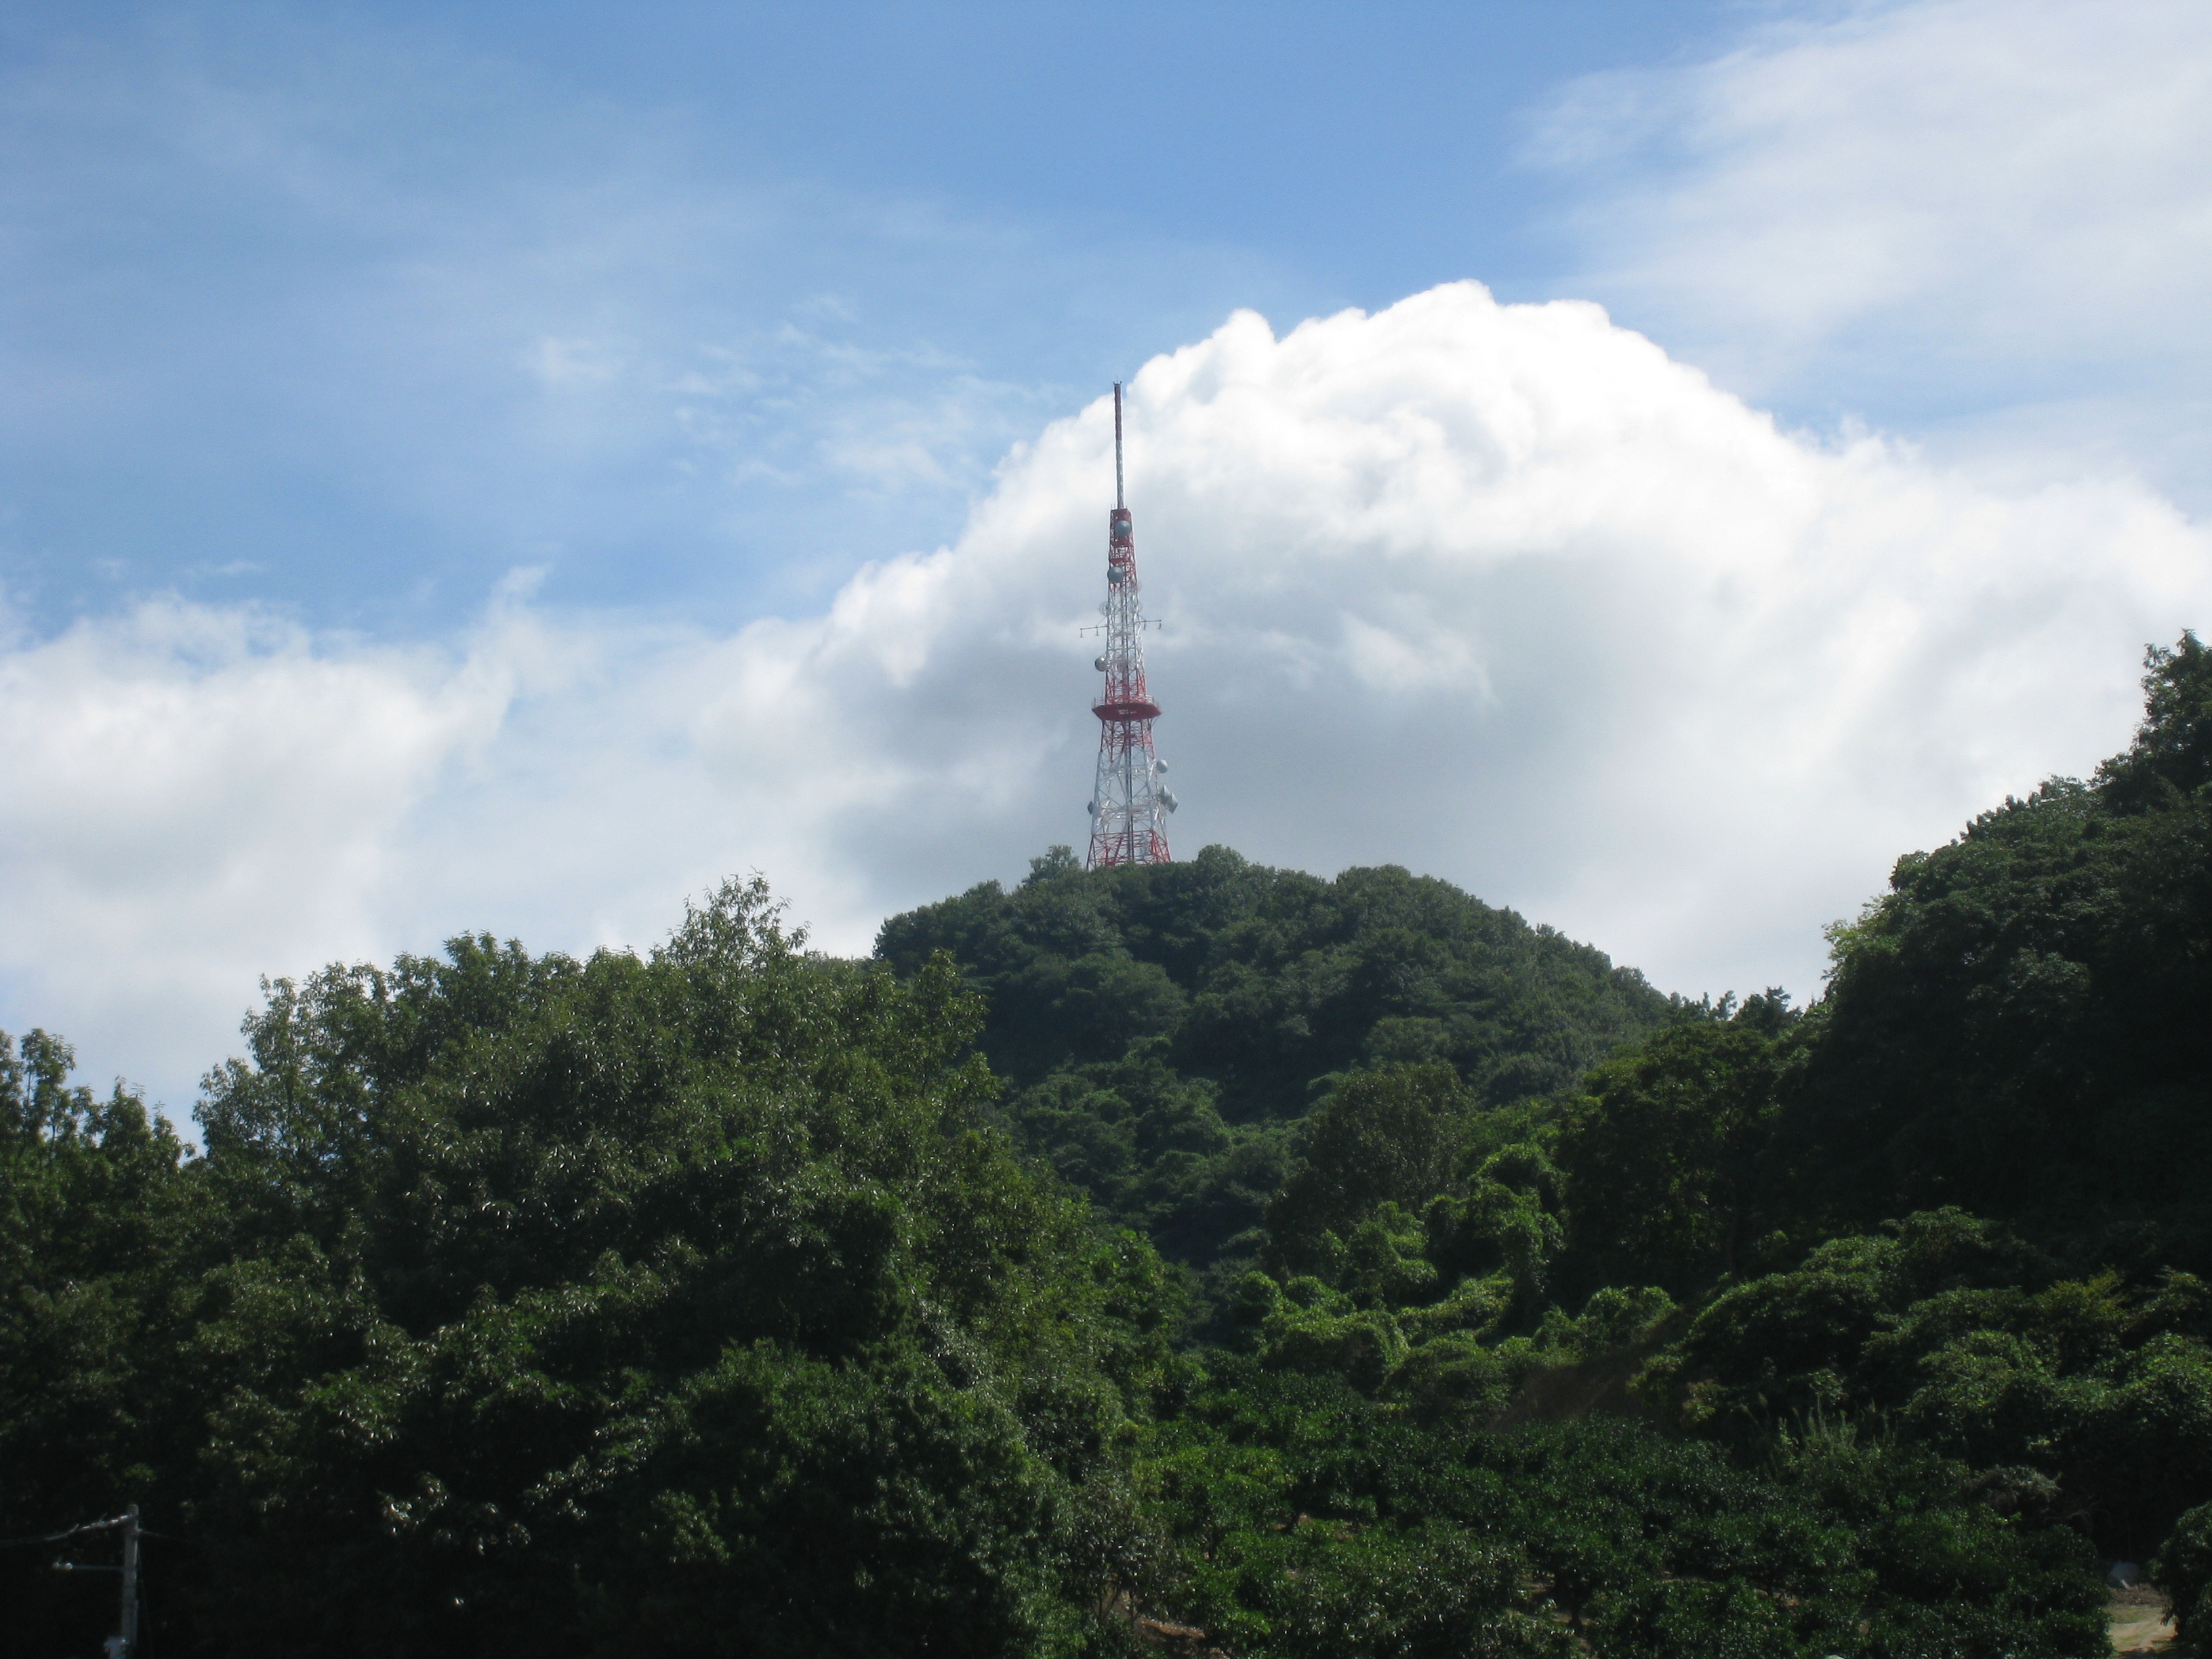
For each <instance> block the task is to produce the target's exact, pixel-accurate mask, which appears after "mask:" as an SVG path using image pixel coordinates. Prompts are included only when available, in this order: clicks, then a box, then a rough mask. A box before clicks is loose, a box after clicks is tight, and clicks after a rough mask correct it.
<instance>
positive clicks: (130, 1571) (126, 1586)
mask: <svg viewBox="0 0 2212 1659" xmlns="http://www.w3.org/2000/svg"><path fill="white" fill-rule="evenodd" d="M120 1659H138V1506H137V1504H132V1505H131V1507H130V1508H129V1509H127V1510H124V1511H123V1651H122V1654H121V1656H120Z"/></svg>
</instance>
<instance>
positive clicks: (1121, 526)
mask: <svg viewBox="0 0 2212 1659" xmlns="http://www.w3.org/2000/svg"><path fill="white" fill-rule="evenodd" d="M1106 526H1107V528H1106V602H1105V603H1104V604H1103V605H1100V606H1099V607H1098V612H1099V614H1100V615H1101V616H1103V617H1105V618H1106V620H1105V621H1104V622H1103V623H1101V624H1100V625H1099V627H1098V629H1097V630H1096V631H1097V632H1098V633H1100V634H1102V635H1104V636H1105V640H1106V649H1105V652H1104V653H1103V654H1102V655H1101V656H1100V657H1099V659H1098V660H1097V663H1095V664H1094V665H1093V666H1094V667H1096V668H1097V670H1098V671H1099V672H1100V673H1102V674H1103V675H1104V676H1105V677H1106V686H1105V690H1103V692H1102V693H1101V694H1100V696H1099V698H1098V701H1097V702H1096V703H1094V704H1092V705H1091V713H1092V714H1096V715H1097V716H1098V784H1097V787H1096V788H1094V789H1093V790H1092V791H1091V856H1090V857H1089V858H1088V859H1087V860H1085V868H1086V869H1091V870H1097V869H1100V868H1103V866H1107V865H1109V864H1166V863H1168V862H1169V861H1170V859H1171V858H1172V857H1173V854H1170V852H1169V851H1168V830H1167V823H1168V814H1169V813H1170V812H1172V811H1175V810H1176V798H1175V796H1174V794H1173V793H1170V791H1169V789H1168V788H1167V787H1166V785H1164V783H1162V782H1161V781H1160V775H1161V774H1162V773H1164V772H1165V771H1166V770H1167V769H1168V768H1167V763H1166V762H1165V761H1164V760H1161V759H1159V758H1158V757H1157V756H1155V755H1154V754H1153V753H1152V722H1153V721H1154V720H1158V718H1159V714H1160V706H1159V704H1158V703H1156V702H1153V701H1152V693H1150V692H1149V691H1147V690H1146V689H1145V629H1146V627H1147V626H1149V624H1148V623H1146V620H1145V613H1144V611H1143V609H1142V607H1141V606H1140V605H1139V604H1138V599H1137V596H1138V593H1139V586H1140V585H1139V582H1138V580H1137V537H1136V532H1135V529H1134V527H1133V525H1132V522H1131V520H1130V518H1129V509H1128V508H1127V507H1126V506H1124V505H1123V504H1122V501H1121V385H1120V383H1119V382H1116V383H1115V387H1114V510H1113V512H1112V513H1109V515H1108V516H1107V520H1106Z"/></svg>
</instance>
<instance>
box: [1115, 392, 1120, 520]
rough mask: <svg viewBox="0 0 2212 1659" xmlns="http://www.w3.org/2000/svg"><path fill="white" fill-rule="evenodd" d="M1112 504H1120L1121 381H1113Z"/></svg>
mask: <svg viewBox="0 0 2212 1659" xmlns="http://www.w3.org/2000/svg"><path fill="white" fill-rule="evenodd" d="M1114 505H1115V506H1116V507H1119V506H1121V382H1120V381H1119V380H1116V381H1115V382H1114Z"/></svg>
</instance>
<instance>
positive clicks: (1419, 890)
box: [877, 847, 1675, 1264]
mask: <svg viewBox="0 0 2212 1659" xmlns="http://www.w3.org/2000/svg"><path fill="white" fill-rule="evenodd" d="M877 951H878V955H879V956H881V957H883V958H884V960H886V961H888V962H889V963H891V964H892V965H893V966H894V967H895V968H896V969H898V971H899V972H900V973H902V974H910V973H913V972H915V970H916V969H919V968H920V967H921V964H922V963H926V962H927V961H928V960H929V959H930V957H932V956H933V954H934V953H935V952H938V951H944V952H945V953H947V954H948V955H950V956H951V957H952V958H953V959H954V960H955V961H956V962H957V963H958V964H959V966H960V969H961V971H962V973H963V975H964V976H965V978H966V980H967V982H968V984H969V986H970V987H972V988H973V989H975V991H977V992H978V993H980V994H981V995H982V996H983V997H984V998H985V1000H986V1002H987V1006H988V1009H989V1013H988V1015H987V1019H986V1023H985V1025H984V1030H983V1037H982V1043H983V1049H984V1052H985V1053H986V1054H987V1055H988V1056H989V1059H990V1062H991V1066H992V1069H993V1070H994V1072H996V1073H998V1074H999V1075H1000V1076H1001V1077H1003V1078H1005V1079H1007V1080H1008V1083H1009V1084H1010V1085H1011V1087H1010V1091H1009V1096H1008V1098H1007V1101H1006V1115H1007V1117H1008V1119H1009V1121H1011V1123H1012V1125H1013V1127H1014V1128H1015V1130H1016V1132H1017V1133H1018V1134H1019V1135H1020V1136H1021V1138H1022V1139H1023V1140H1024V1143H1025V1144H1027V1145H1029V1146H1031V1147H1033V1148H1035V1149H1036V1150H1037V1151H1038V1152H1041V1153H1042V1155H1043V1156H1044V1157H1045V1158H1048V1160H1049V1161H1050V1162H1051V1164H1053V1166H1054V1168H1055V1169H1057V1170H1059V1171H1060V1173H1061V1174H1062V1175H1063V1176H1066V1177H1067V1179H1068V1180H1069V1181H1070V1182H1073V1184H1075V1185H1076V1186H1077V1187H1079V1188H1081V1189H1082V1190H1083V1191H1084V1192H1085V1194H1087V1195H1088V1196H1089V1197H1090V1198H1091V1200H1092V1201H1093V1202H1094V1203H1095V1204H1097V1206H1099V1207H1100V1208H1102V1209H1103V1210H1104V1211H1105V1212H1107V1213H1108V1214H1109V1215H1110V1216H1112V1217H1114V1218H1115V1219H1117V1220H1119V1221H1121V1222H1123V1223H1124V1224H1125V1225H1129V1226H1133V1227H1135V1228H1137V1229H1138V1230H1139V1231H1144V1232H1146V1233H1147V1234H1148V1235H1149V1236H1150V1237H1152V1239H1153V1240H1154V1242H1155V1243H1157V1244H1158V1247H1159V1249H1161V1251H1162V1252H1163V1254H1164V1255H1167V1256H1168V1257H1169V1258H1170V1260H1173V1261H1185V1262H1191V1263H1195V1264H1203V1263H1206V1262H1209V1261H1213V1260H1214V1259H1215V1258H1216V1257H1217V1256H1219V1255H1223V1254H1224V1253H1227V1254H1228V1255H1232V1256H1236V1255H1244V1254H1249V1250H1250V1249H1252V1248H1255V1247H1256V1244H1257V1243H1258V1239H1257V1235H1256V1234H1255V1233H1254V1232H1253V1231H1252V1230H1253V1229H1254V1228H1255V1227H1256V1226H1257V1225H1258V1224H1259V1222H1260V1220H1261V1214H1262V1212H1264V1210H1265V1209H1266V1206H1267V1202H1268V1200H1269V1199H1270V1197H1271V1196H1272V1195H1273V1193H1274V1191H1275V1189H1276V1188H1278V1187H1279V1185H1280V1184H1281V1182H1282V1181H1283V1178H1284V1176H1285V1174H1286V1173H1287V1171H1288V1169H1289V1166H1290V1163H1291V1157H1292V1153H1293V1150H1294V1146H1295V1137H1294V1136H1293V1135H1292V1134H1291V1133H1288V1130H1289V1128H1290V1127H1291V1125H1293V1124H1294V1123H1295V1122H1296V1121H1297V1120H1298V1119H1299V1118H1300V1117H1302V1116H1303V1115H1304V1113H1305V1112H1306V1111H1307V1110H1308V1109H1309V1108H1310V1105H1311V1104H1312V1103H1313V1102H1314V1100H1315V1099H1316V1097H1317V1096H1319V1095H1322V1094H1324V1093H1326V1092H1327V1091H1328V1089H1329V1088H1330V1087H1332V1086H1333V1085H1334V1082H1335V1080H1336V1079H1337V1078H1338V1077H1339V1076H1340V1075H1341V1074H1342V1073H1346V1072H1347V1071H1350V1070H1353V1069H1356V1068H1361V1067H1365V1066H1376V1065H1388V1064H1393V1063H1398V1064H1419V1063H1423V1062H1429V1063H1435V1064H1441V1065H1444V1066H1449V1067H1450V1068H1451V1069H1452V1071H1453V1072H1454V1073H1456V1075H1457V1076H1458V1077H1459V1078H1460V1079H1462V1082H1463V1083H1464V1085H1465V1086H1466V1088H1467V1089H1468V1091H1470V1096H1471V1097H1472V1098H1473V1099H1474V1100H1477V1101H1480V1102H1481V1103H1484V1104H1486V1105H1493V1106H1502V1105H1510V1104H1512V1103H1518V1102H1526V1101H1530V1100H1534V1099H1536V1098H1538V1097H1541V1096H1543V1095H1546V1094H1548V1093H1550V1092H1552V1091H1555V1090H1558V1089H1561V1088H1564V1087H1565V1086H1567V1085H1570V1084H1571V1083H1572V1082H1573V1081H1574V1079H1576V1078H1577V1077H1578V1076H1579V1075H1580V1074H1581V1073H1583V1071H1584V1070H1585V1069H1586V1068H1587V1067H1589V1066H1590V1065H1591V1064H1592V1062H1594V1061H1595V1060H1601V1059H1603V1058H1604V1057H1605V1056H1606V1055H1607V1054H1610V1053H1611V1052H1612V1051H1613V1049H1614V1048H1617V1047H1619V1046H1620V1044H1621V1043H1623V1042H1628V1041H1630V1040H1632V1039H1633V1038H1636V1037H1639V1036H1644V1035H1645V1034H1646V1033H1647V1032H1649V1031H1650V1030H1653V1029H1654V1028H1655V1027H1656V1026H1657V1025H1658V1024H1660V1023H1661V1022H1662V1021H1663V1020H1664V1019H1666V1018H1668V1015H1669V1014H1670V1012H1674V1008H1675V1005H1674V1004H1672V1003H1670V1002H1669V1000H1668V999H1667V998H1665V997H1662V996H1661V995H1660V994H1658V993H1657V992H1656V991H1654V990H1653V989H1652V988H1651V987H1650V986H1649V985H1648V984H1646V983H1645V982H1644V977H1643V975H1640V974H1638V973H1637V972H1636V971H1635V970H1634V969H1626V968H1616V967H1614V966H1613V963H1611V962H1610V961H1608V960H1607V958H1606V957H1605V956H1604V955H1603V954H1602V953H1601V952H1600V951H1595V950H1593V949H1592V948H1591V947H1589V945H1577V944H1576V943H1574V942H1573V941H1572V940H1571V939H1565V938H1563V937H1562V936H1561V935H1559V933H1554V932H1553V931H1552V930H1551V929H1550V928H1548V927H1530V926H1529V925H1528V923H1527V922H1525V921H1522V919H1521V918H1520V917H1519V916H1517V915H1515V914H1514V913H1513V912H1512V911H1510V910H1498V909H1493V908H1491V907H1490V906H1488V905H1486V904H1484V903H1482V902H1480V901H1479V900H1476V899H1473V898H1470V897H1468V896H1467V895H1466V894H1465V893H1462V892H1461V891H1460V890H1458V889H1457V888H1455V887H1453V886H1452V885H1450V884H1449V883H1446V882H1442V881H1437V880H1434V879H1430V878H1416V877H1413V876H1410V875H1408V874H1407V872H1405V871H1403V870H1400V869H1395V868H1384V869H1374V870H1347V871H1346V872H1344V873H1343V874H1342V875H1340V876H1339V877H1338V878H1336V879H1335V880H1334V881H1322V880H1320V879H1318V878H1316V877H1313V876H1309V875H1305V874H1304V873H1302V872H1297V871H1294V870H1272V869H1267V868H1266V867H1264V866H1258V865H1253V864H1249V863H1247V862H1246V861H1245V860H1243V859H1241V858H1239V857H1238V856H1237V854H1234V853H1232V852H1231V851H1230V850H1229V849H1228V848H1225V847H1209V848H1206V850H1205V851H1203V852H1201V853H1200V854H1199V855H1198V856H1197V857H1196V858H1195V859H1193V860H1190V861H1189V862H1188V863H1187V864H1172V865H1150V866H1125V867H1123V868H1120V869H1115V870H1106V871H1099V872H1091V873H1088V874H1086V873H1085V872H1084V871H1082V870H1081V869H1080V868H1079V866H1078V865H1077V864H1076V862H1075V860H1074V858H1073V855H1072V854H1070V853H1069V851H1068V849H1067V848H1064V847H1056V848H1053V849H1052V851H1051V852H1050V853H1049V854H1047V855H1046V856H1045V857H1043V858H1041V859H1037V860H1034V861H1033V862H1032V865H1031V868H1030V875H1029V877H1028V878H1027V879H1026V880H1024V882H1023V883H1022V884H1020V886H1018V888H1016V889H1015V890H1013V891H1012V892H1007V891H1006V890H1004V889H1003V888H1002V887H1000V884H998V883H997V882H986V883H984V884H982V885H981V886H979V887H975V888H972V889H970V890H969V891H967V892H965V893H963V894H962V895H960V896H958V897H957V898H951V899H947V900H945V901H944V902H942V903H939V904H933V905H930V906H927V908H923V909H920V910H915V911H910V912H908V914H906V915H900V916H895V917H893V918H892V919H891V920H890V921H888V922H886V923H885V924H884V929H883V933H882V936H881V938H880V939H878V944H877Z"/></svg>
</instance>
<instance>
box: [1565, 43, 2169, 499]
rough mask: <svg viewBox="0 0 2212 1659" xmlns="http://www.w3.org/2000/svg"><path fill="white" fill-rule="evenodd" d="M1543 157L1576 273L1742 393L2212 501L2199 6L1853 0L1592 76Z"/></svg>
mask: <svg viewBox="0 0 2212 1659" xmlns="http://www.w3.org/2000/svg"><path fill="white" fill-rule="evenodd" d="M1531 148H1532V153H1533V154H1534V156H1535V157H1536V158H1537V159H1538V160H1539V161H1544V162H1547V163H1549V164H1551V165H1553V166H1555V167H1559V169H1561V170H1562V172H1563V173H1565V175H1566V176H1567V177H1568V178H1569V179H1571V180H1573V181H1574V183H1575V185H1576V186H1577V191H1576V194H1577V197H1578V198H1579V199H1578V200H1577V205H1576V206H1575V207H1574V208H1573V209H1572V210H1571V222H1573V224H1574V225H1575V226H1576V227H1577V229H1578V232H1579V234H1580V236H1581V238H1582V240H1583V245H1584V247H1585V249H1586V254H1587V260H1588V263H1587V264H1586V266H1585V268H1584V270H1583V276H1582V277H1581V279H1580V286H1581V288H1582V289H1583V291H1589V292H1596V293H1600V294H1602V295H1607V297H1608V298H1609V299H1610V300H1612V301H1613V303H1614V304H1615V306H1616V308H1617V309H1619V310H1620V312H1622V313H1624V314H1626V315H1629V316H1632V317H1633V318H1635V319H1638V322H1639V323H1641V324H1643V325H1646V326H1649V327H1651V328H1653V329H1654V330H1655V331H1658V332H1659V333H1660V334H1661V336H1662V337H1663V338H1665V339H1666V340H1668V342H1669V343H1670V344H1671V345H1673V346H1674V348H1675V349H1678V350H1679V351H1681V352H1682V353H1684V354H1686V355H1687V356H1691V357H1692V358H1694V359H1695V360H1696V361H1698V362H1701V363H1705V364H1706V365H1708V366H1709V367H1711V368H1713V369H1714V370H1715V372H1716V373H1717V374H1719V375H1720V376H1721V378H1722V379H1723V380H1724V381H1725V382H1726V383H1727V384H1729V385H1730V386H1734V387H1735V388H1737V389H1739V390H1744V391H1747V392H1749V393H1750V394H1751V395H1753V396H1754V397H1758V398H1773V397H1780V398H1785V399H1788V400H1791V401H1795V402H1800V403H1802V404H1805V405H1806V406H1808V407H1811V408H1818V409H1821V410H1828V409H1832V408H1836V407H1838V406H1840V407H1843V408H1857V409H1858V410H1862V411H1864V410H1869V409H1872V410H1877V411H1883V412H1885V413H1886V414H1887V417H1888V418H1890V419H1892V420H1893V421H1894V420H1904V421H1908V422H1913V423H1915V424H1917V425H1924V426H1927V427H1929V428H1933V427H1935V426H1936V424H1938V423H1940V422H1952V421H1957V422H1964V423H1966V425H1968V426H1969V427H1970V428H1972V432H1973V434H1975V435H1978V437H1979V438H1980V439H1981V440H1983V441H1985V442H1987V443H1988V447H1990V449H1991V450H1992V451H1993V452H1995V453H1996V455H2002V454H2009V456H2010V457H2011V459H2012V461H2013V463H2014V464H2015V465H2019V464H2021V451H2022V450H2023V449H2024V448H2026V449H2028V450H2032V452H2033V460H2032V462H2030V463H2029V464H2030V465H2036V466H2041V467H2045V468H2048V467H2050V466H2052V465H2071V466H2072V467H2074V468H2075V469H2076V470H2079V469H2081V466H2082V465H2083V464H2084V462H2085V461H2086V462H2087V464H2088V465H2099V466H2105V467H2108V468H2109V467H2112V466H2124V465H2132V466H2136V467H2142V468H2148V469H2150V470H2151V471H2152V472H2153V474H2154V476H2157V477H2161V478H2164V479H2166V481H2167V482H2168V483H2169V484H2172V485H2178V486H2179V487H2182V488H2184V489H2186V490H2188V491H2189V492H2190V495H2191V499H2192V500H2196V501H2199V502H2200V503H2202V502H2212V471H2208V470H2207V469H2206V468H2205V466H2204V465H2203V459H2202V453H2201V450H2202V445H2203V439H2204V437H2205V436H2206V435H2207V433H2208V429H2212V404H2208V403H2207V401H2206V399H2205V398H2204V397H2203V392H2202V390H2201V388H2202V386H2203V383H2204V380H2205V378H2206V375H2207V374H2208V372H2212V327H2208V325H2207V322H2206V316H2205V311H2204V307H2203V303H2202V300H2201V293H2200V290H2201V289H2202V288H2203V271H2204V270H2206V268H2207V267H2208V265H2212V168H2208V167H2207V166H2206V164H2205V158H2206V157H2207V155H2212V9H2207V8H2206V7H2204V6H2203V5H2202V4H2198V3H2194V0H2131V3H2129V4H2126V5H2111V4H2103V3H2097V0H1927V3H1919V4H1907V5H1895V4H1883V5H1859V6H1852V7H1850V8H1846V9H1844V10H1842V11H1841V12H1840V14H1838V13H1834V12H1830V13H1827V14H1826V15H1824V16H1822V17H1820V18H1819V19H1818V20H1817V21H1807V20H1805V19H1803V18H1799V19H1796V20H1792V21H1785V22H1782V23H1778V24H1776V25H1773V26H1771V27H1768V28H1766V29H1765V30H1764V31H1762V32H1759V33H1754V34H1753V36H1752V37H1750V38H1749V39H1748V40H1747V42H1746V43H1745V44H1743V45H1742V46H1740V47H1738V48H1737V49H1736V50H1734V51H1731V52H1728V53H1726V54H1724V55H1723V56H1721V57H1718V58H1714V59H1711V60H1710V61H1706V62H1701V63H1693V64H1681V65H1676V66H1672V67H1667V68H1662V69H1639V70H1627V71H1622V72H1619V73H1614V74H1608V75H1605V76H1596V77H1592V78H1589V79H1585V80H1583V81H1581V82H1577V83H1575V84H1574V85H1573V86H1572V87H1571V88H1570V89H1569V90H1568V92H1567V93H1566V94H1565V96H1564V97H1562V98H1561V99H1560V100H1559V101H1558V102H1557V103H1556V104H1555V106H1553V108H1552V109H1551V110H1550V111H1549V112H1548V114H1547V117H1546V118H1544V120H1543V121H1542V122H1541V125H1540V126H1539V128H1538V130H1537V131H1536V132H1535V134H1534V139H1533V143H1532V147H1531ZM2177 424H2179V426H2180V427H2181V428H2183V429H2181V430H2179V431H2176V430H2175V429H2174V428H2176V426H2177ZM2031 440H2032V441H2031ZM1977 447H1980V446H1979V445H1977ZM1993 458H1995V456H1993Z"/></svg>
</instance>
